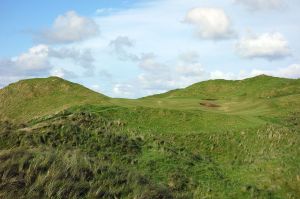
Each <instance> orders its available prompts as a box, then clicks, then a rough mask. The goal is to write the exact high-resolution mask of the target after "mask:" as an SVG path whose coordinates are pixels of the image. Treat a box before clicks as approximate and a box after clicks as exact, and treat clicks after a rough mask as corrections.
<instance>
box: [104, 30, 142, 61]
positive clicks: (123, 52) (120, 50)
mask: <svg viewBox="0 0 300 199" xmlns="http://www.w3.org/2000/svg"><path fill="white" fill-rule="evenodd" d="M109 46H110V47H111V48H112V52H113V53H115V54H116V55H117V56H118V58H119V59H120V60H131V61H137V60H138V59H139V58H138V56H137V55H134V54H132V53H129V52H127V49H126V48H132V47H134V42H133V41H132V40H131V39H130V38H129V37H127V36H118V37H117V38H115V39H113V40H111V41H110V43H109Z"/></svg>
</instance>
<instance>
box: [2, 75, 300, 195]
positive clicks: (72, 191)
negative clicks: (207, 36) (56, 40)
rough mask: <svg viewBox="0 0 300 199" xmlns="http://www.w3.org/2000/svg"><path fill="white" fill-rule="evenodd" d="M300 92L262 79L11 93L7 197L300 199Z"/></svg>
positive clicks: (32, 85) (33, 88) (41, 87)
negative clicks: (119, 93)
mask: <svg viewBox="0 0 300 199" xmlns="http://www.w3.org/2000/svg"><path fill="white" fill-rule="evenodd" d="M299 88H300V87H299V80H289V79H281V78H273V77H267V76H259V77H255V78H251V79H246V80H242V81H225V80H214V81H207V82H202V83H197V84H195V85H192V86H190V87H188V88H187V89H181V90H176V91H171V92H168V93H166V94H164V95H158V96H152V97H147V98H143V99H136V100H128V99H112V98H108V97H106V96H103V95H101V94H98V93H96V92H93V91H91V90H89V89H87V88H84V87H82V86H80V85H78V84H73V83H71V82H68V81H65V80H62V79H60V78H55V77H50V78H45V79H32V80H24V81H20V82H17V83H15V84H11V85H10V86H8V87H6V88H4V89H2V90H0V102H1V103H0V104H1V105H0V110H1V111H0V114H2V116H5V117H6V119H7V120H5V121H1V117H0V162H1V164H0V198H8V199H10V198H13V199H14V198H107V199H111V198H125V199H127V198H128V199H129V198H130V199H131V198H136V199H156V198H161V199H172V198H176V199H189V198H210V199H219V198H222V199H240V198H245V199H253V198H258V199H271V198H273V199H275V198H276V199H277V198H278V199H279V198H291V199H297V198H299V196H300V173H299V171H300V164H299V163H300V150H299V147H298V146H299V145H300V133H299V129H300V94H299ZM242 91H244V92H245V93H246V94H242V95H241V92H242ZM170 93H171V94H170ZM172 93H173V94H174V95H173V94H172ZM208 105H209V106H208ZM212 105H214V106H212ZM61 110H62V111H61ZM13 120H14V121H13Z"/></svg>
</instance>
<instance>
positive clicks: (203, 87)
mask: <svg viewBox="0 0 300 199" xmlns="http://www.w3.org/2000/svg"><path fill="white" fill-rule="evenodd" d="M299 93H300V79H286V78H279V77H271V76H267V75H259V76H256V77H253V78H248V79H244V80H236V81H234V80H223V79H218V80H208V81H204V82H199V83H196V84H193V85H191V86H188V87H187V88H184V89H176V90H172V91H169V92H166V93H163V94H158V95H153V96H149V97H146V98H178V97H199V98H201V99H235V98H248V99H251V98H252V99H253V98H256V99H257V98H260V99H263V98H273V97H279V96H286V95H290V94H299Z"/></svg>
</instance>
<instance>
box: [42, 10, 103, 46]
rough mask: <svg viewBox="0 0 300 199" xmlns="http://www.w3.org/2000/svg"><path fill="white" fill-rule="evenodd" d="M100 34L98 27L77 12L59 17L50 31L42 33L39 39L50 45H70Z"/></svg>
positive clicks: (70, 12)
mask: <svg viewBox="0 0 300 199" xmlns="http://www.w3.org/2000/svg"><path fill="white" fill-rule="evenodd" d="M98 33H99V28H98V25H97V24H96V23H95V22H94V21H93V20H92V19H89V18H87V17H84V16H79V15H78V14H77V13H76V12H75V11H69V12H67V13H65V14H64V15H60V16H58V17H57V18H56V19H55V21H54V23H53V26H52V27H51V28H50V29H47V30H44V31H42V33H41V34H40V35H38V38H39V39H40V40H42V41H44V42H48V43H70V42H76V41H81V40H84V39H87V38H90V37H92V36H95V35H97V34H98Z"/></svg>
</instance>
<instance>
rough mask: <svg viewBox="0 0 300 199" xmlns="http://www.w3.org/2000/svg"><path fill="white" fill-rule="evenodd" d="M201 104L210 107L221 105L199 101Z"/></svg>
mask: <svg viewBox="0 0 300 199" xmlns="http://www.w3.org/2000/svg"><path fill="white" fill-rule="evenodd" d="M199 104H200V105H201V106H205V107H209V108H217V107H220V105H218V104H215V103H211V102H200V103H199Z"/></svg>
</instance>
